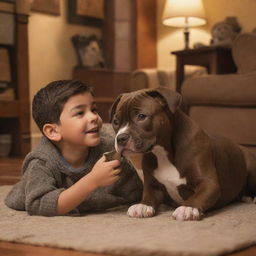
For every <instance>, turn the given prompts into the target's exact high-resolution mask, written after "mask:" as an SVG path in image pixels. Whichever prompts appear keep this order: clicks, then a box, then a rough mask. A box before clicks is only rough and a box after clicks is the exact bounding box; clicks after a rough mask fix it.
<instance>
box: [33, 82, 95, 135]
mask: <svg viewBox="0 0 256 256" xmlns="http://www.w3.org/2000/svg"><path fill="white" fill-rule="evenodd" d="M85 92H89V93H92V87H91V86H89V85H87V84H85V83H82V82H80V81H77V80H59V81H54V82H51V83H49V84H48V85H46V86H45V87H43V88H41V89H40V90H39V91H38V92H37V93H36V95H35V96H34V99H33V102H32V115H33V119H34V121H35V122H36V124H37V126H38V128H39V129H40V130H41V131H43V126H44V125H45V124H47V123H50V124H53V123H56V124H59V121H60V115H61V112H62V110H63V106H64V104H65V103H66V102H67V100H68V99H69V98H70V97H72V96H74V95H77V94H81V93H85Z"/></svg>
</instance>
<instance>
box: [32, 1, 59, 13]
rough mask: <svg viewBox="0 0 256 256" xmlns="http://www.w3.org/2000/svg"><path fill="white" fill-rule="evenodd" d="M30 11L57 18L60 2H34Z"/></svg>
mask: <svg viewBox="0 0 256 256" xmlns="http://www.w3.org/2000/svg"><path fill="white" fill-rule="evenodd" d="M31 10H32V11H35V12H43V13H46V14H50V15H56V16H59V15H60V0H34V1H33V3H32V8H31Z"/></svg>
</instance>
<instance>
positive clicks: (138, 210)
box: [127, 204, 155, 218]
mask: <svg viewBox="0 0 256 256" xmlns="http://www.w3.org/2000/svg"><path fill="white" fill-rule="evenodd" d="M127 215H128V216H129V217H136V218H147V217H152V216H154V215H155V209H154V208H153V207H152V206H148V205H145V204H134V205H132V206H131V207H129V209H128V211H127Z"/></svg>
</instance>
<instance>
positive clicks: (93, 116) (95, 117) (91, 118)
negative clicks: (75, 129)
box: [88, 112, 99, 121]
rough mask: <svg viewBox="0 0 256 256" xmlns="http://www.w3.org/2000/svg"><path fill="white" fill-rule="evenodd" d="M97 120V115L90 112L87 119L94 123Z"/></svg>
mask: <svg viewBox="0 0 256 256" xmlns="http://www.w3.org/2000/svg"><path fill="white" fill-rule="evenodd" d="M98 118H99V115H98V114H97V113H94V112H90V114H89V116H88V119H89V120H90V121H96V120H98Z"/></svg>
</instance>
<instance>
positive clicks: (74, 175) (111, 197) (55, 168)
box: [5, 125, 142, 216]
mask: <svg viewBox="0 0 256 256" xmlns="http://www.w3.org/2000/svg"><path fill="white" fill-rule="evenodd" d="M113 136H114V132H113V130H112V128H111V127H110V126H109V125H105V126H103V128H102V131H101V143H100V144H99V145H98V146H96V147H93V148H90V151H89V155H88V160H87V161H86V163H85V166H84V168H81V169H75V168H72V167H71V166H70V165H68V164H67V163H65V161H64V159H63V157H62V156H61V155H60V153H59V151H58V150H57V148H56V147H55V146H54V145H53V144H52V143H51V142H50V141H49V140H48V139H47V138H46V137H44V136H43V137H42V139H41V141H40V143H39V144H38V146H37V147H36V148H35V149H34V150H33V151H31V152H30V153H29V154H28V155H27V156H26V158H25V159H24V162H23V166H22V174H23V176H22V179H21V181H19V182H18V183H17V184H16V185H14V187H13V188H12V190H11V191H10V193H9V194H8V195H7V197H6V199H5V203H6V205H7V206H8V207H10V208H12V209H16V210H25V211H27V212H28V213H29V214H30V215H44V216H54V215H57V200H58V197H59V194H60V193H61V192H62V191H63V190H65V189H67V188H68V187H70V186H72V185H73V184H74V183H75V182H77V181H78V180H79V179H81V178H82V177H83V176H84V175H86V174H87V173H89V172H90V171H91V169H92V167H93V166H94V164H95V163H96V161H97V160H98V159H99V158H100V157H101V156H102V154H103V153H104V152H106V151H111V150H113V148H114V146H113V141H114V137H113ZM121 167H122V172H121V177H120V179H119V180H118V181H117V182H115V183H114V184H112V185H110V186H107V187H100V188H98V189H96V190H95V191H94V192H93V193H91V195H90V196H89V197H87V199H86V200H85V201H83V202H82V203H81V204H80V205H79V206H78V207H77V209H75V210H74V211H72V212H76V213H83V212H88V211H97V210H103V209H107V208H111V207H115V206H119V205H122V204H127V203H132V202H135V201H138V200H140V199H141V192H142V183H141V181H140V179H139V178H138V176H137V174H136V171H135V170H134V169H133V168H132V167H131V165H130V164H129V163H128V162H126V161H125V160H124V161H122V164H121Z"/></svg>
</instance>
